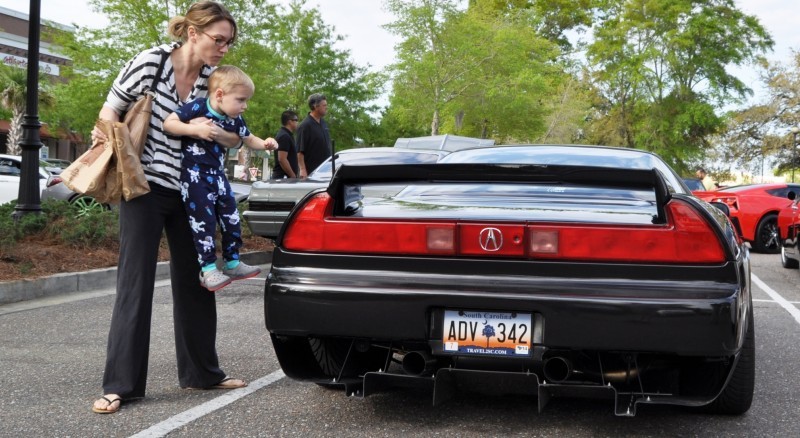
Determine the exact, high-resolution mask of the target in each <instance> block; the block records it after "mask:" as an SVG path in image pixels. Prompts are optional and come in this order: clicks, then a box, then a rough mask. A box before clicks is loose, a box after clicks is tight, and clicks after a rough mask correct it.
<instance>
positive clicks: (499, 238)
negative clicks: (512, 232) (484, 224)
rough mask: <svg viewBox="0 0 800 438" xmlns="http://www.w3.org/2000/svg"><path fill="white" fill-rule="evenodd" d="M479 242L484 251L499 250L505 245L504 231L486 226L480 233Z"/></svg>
mask: <svg viewBox="0 0 800 438" xmlns="http://www.w3.org/2000/svg"><path fill="white" fill-rule="evenodd" d="M478 243H479V244H480V245H481V248H483V250H484V251H489V252H494V251H498V250H500V248H502V247H503V233H502V232H501V231H500V230H498V229H497V228H484V229H482V230H481V234H479V235H478Z"/></svg>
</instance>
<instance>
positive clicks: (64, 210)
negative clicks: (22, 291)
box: [0, 200, 119, 253]
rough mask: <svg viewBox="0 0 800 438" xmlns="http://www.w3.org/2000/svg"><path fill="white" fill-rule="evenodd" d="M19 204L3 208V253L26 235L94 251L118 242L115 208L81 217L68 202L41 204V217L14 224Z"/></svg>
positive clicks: (0, 243)
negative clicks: (13, 216)
mask: <svg viewBox="0 0 800 438" xmlns="http://www.w3.org/2000/svg"><path fill="white" fill-rule="evenodd" d="M15 206H16V202H14V201H12V202H9V203H6V204H3V205H0V253H4V252H8V251H10V250H12V249H13V248H14V246H15V245H16V244H18V242H19V241H20V240H22V239H23V238H25V237H27V236H37V235H41V236H45V237H47V238H51V239H55V240H57V241H58V242H61V243H63V244H66V245H70V246H73V247H77V248H91V247H97V246H103V245H107V244H109V243H111V242H118V241H119V226H118V222H119V214H118V212H117V210H116V209H111V210H102V211H90V212H88V214H85V215H83V216H79V215H78V213H79V211H78V209H77V208H76V207H75V206H73V205H72V204H70V203H68V202H66V201H56V200H46V201H44V202H42V204H41V206H42V212H41V214H26V215H24V216H22V217H21V218H20V220H19V221H18V222H15V221H14V220H13V218H12V213H13V212H14V207H15Z"/></svg>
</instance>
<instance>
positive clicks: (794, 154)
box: [791, 126, 800, 182]
mask: <svg viewBox="0 0 800 438" xmlns="http://www.w3.org/2000/svg"><path fill="white" fill-rule="evenodd" d="M791 131H792V182H794V168H795V167H797V133H798V132H800V128H798V127H797V126H792V129H791Z"/></svg>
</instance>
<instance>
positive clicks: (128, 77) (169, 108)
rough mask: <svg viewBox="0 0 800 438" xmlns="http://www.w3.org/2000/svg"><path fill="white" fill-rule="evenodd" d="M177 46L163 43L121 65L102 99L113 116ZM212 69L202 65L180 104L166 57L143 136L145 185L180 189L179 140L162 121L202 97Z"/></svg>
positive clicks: (149, 80) (147, 82) (140, 90)
mask: <svg viewBox="0 0 800 438" xmlns="http://www.w3.org/2000/svg"><path fill="white" fill-rule="evenodd" d="M178 47H180V43H177V42H176V43H172V44H164V45H161V46H159V47H155V48H152V49H148V50H145V51H143V52H141V53H139V54H138V55H136V56H135V57H134V58H133V59H132V60H130V61H129V62H128V63H127V64H125V67H123V68H122V71H120V73H119V76H117V79H115V80H114V84H113V85H112V86H111V91H109V92H108V97H106V103H105V105H106V106H109V107H111V108H113V109H114V110H115V111H116V112H117V114H122V113H124V112H125V111H126V110H127V109H128V106H129V105H130V104H131V103H132V102H135V101H136V99H138V97H139V96H141V95H142V94H143V93H144V90H145V89H147V88H149V87H150V86H151V85H152V83H153V76H155V74H156V71H157V70H158V66H159V63H160V62H161V59H162V56H163V55H162V54H163V52H167V53H172V51H173V50H174V49H176V48H178ZM212 70H213V67H211V66H208V65H203V68H202V70H201V71H200V75H199V76H198V77H197V80H196V81H195V83H194V87H192V91H191V92H190V93H189V96H188V97H187V99H186V101H181V100H180V99H179V97H178V92H177V90H176V88H175V75H174V70H173V68H172V60H171V59H170V57H169V56H167V58H166V60H165V63H164V69H163V72H162V73H161V78H160V80H159V81H158V85H157V87H156V95H155V98H154V99H153V116H152V117H151V119H150V130H149V132H148V133H147V141H146V142H145V146H144V152H143V153H142V167H143V168H144V173H145V176H146V177H147V180H148V181H149V182H151V183H155V184H158V185H160V186H163V187H166V188H170V189H174V190H180V183H179V179H180V176H181V138H180V137H176V136H172V135H168V134H166V133H165V132H164V127H163V125H164V119H166V118H167V116H169V115H170V114H171V113H173V112H174V111H175V110H176V109H178V107H179V106H180V105H182V104H184V103H185V102H189V101H191V100H194V99H196V98H198V97H206V95H207V94H208V76H209V75H210V74H211V71H212Z"/></svg>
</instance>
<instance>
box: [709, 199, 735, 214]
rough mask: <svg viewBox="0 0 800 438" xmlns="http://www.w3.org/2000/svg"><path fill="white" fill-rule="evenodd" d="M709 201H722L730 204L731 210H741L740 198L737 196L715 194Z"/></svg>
mask: <svg viewBox="0 0 800 438" xmlns="http://www.w3.org/2000/svg"><path fill="white" fill-rule="evenodd" d="M708 202H720V203H723V204H725V205H727V206H728V209H729V210H730V211H731V212H735V211H738V210H739V204H738V198H737V197H736V196H714V197H713V198H711V199H710V200H709V201H708Z"/></svg>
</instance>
